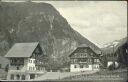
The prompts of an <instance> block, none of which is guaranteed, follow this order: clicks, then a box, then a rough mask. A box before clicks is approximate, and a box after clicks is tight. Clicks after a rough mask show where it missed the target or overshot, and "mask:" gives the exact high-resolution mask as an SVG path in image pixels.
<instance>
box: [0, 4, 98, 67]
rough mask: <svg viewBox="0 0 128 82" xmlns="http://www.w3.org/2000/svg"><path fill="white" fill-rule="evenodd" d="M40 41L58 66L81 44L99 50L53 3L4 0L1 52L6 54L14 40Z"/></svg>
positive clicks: (0, 15) (1, 6)
mask: <svg viewBox="0 0 128 82" xmlns="http://www.w3.org/2000/svg"><path fill="white" fill-rule="evenodd" d="M37 41H38V42H40V45H41V47H42V50H43V51H44V54H45V55H47V56H48V57H49V58H48V60H49V62H52V63H53V61H56V63H57V65H59V66H63V65H64V64H66V65H67V63H68V55H69V54H70V53H71V52H72V51H73V50H74V49H75V48H76V47H77V46H79V45H80V44H86V45H88V46H90V47H91V48H93V49H94V50H99V48H98V47H97V46H95V45H94V44H93V43H91V42H90V41H89V40H88V39H86V38H84V37H83V36H81V35H80V34H79V33H78V32H76V31H75V30H73V29H72V28H71V26H70V25H69V24H68V22H67V21H66V19H65V18H63V17H62V16H61V15H60V13H59V12H58V11H57V10H56V9H55V8H54V7H53V6H52V5H50V4H47V3H32V2H22V3H4V2H1V3H0V51H1V52H0V55H5V54H6V52H7V51H8V50H9V49H10V48H11V47H12V46H13V44H14V43H17V42H37ZM62 61H63V62H62ZM52 65H53V64H52Z"/></svg>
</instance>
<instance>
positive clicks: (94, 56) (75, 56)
mask: <svg viewBox="0 0 128 82" xmlns="http://www.w3.org/2000/svg"><path fill="white" fill-rule="evenodd" d="M69 57H70V60H71V64H70V71H71V72H80V71H88V70H99V64H100V60H99V57H100V53H96V52H95V51H94V50H92V49H91V48H90V47H88V46H79V47H77V48H76V50H74V51H73V52H72V53H71V54H70V55H69Z"/></svg>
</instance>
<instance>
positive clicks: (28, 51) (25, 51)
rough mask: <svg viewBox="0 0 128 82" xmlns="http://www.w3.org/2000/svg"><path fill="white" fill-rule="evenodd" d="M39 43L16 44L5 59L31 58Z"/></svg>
mask: <svg viewBox="0 0 128 82" xmlns="http://www.w3.org/2000/svg"><path fill="white" fill-rule="evenodd" d="M38 44H39V43H38V42H33V43H16V44H14V46H13V47H12V48H11V49H10V50H9V51H8V53H7V54H6V55H5V57H30V56H31V55H32V53H33V51H34V50H35V48H36V47H37V45H38Z"/></svg>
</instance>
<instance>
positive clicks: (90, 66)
mask: <svg viewBox="0 0 128 82" xmlns="http://www.w3.org/2000/svg"><path fill="white" fill-rule="evenodd" d="M75 65H77V68H75ZM94 67H95V68H94ZM91 70H99V64H95V65H88V68H86V67H83V68H80V67H79V64H71V65H70V72H82V71H91Z"/></svg>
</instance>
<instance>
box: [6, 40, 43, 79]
mask: <svg viewBox="0 0 128 82" xmlns="http://www.w3.org/2000/svg"><path fill="white" fill-rule="evenodd" d="M42 56H43V51H42V49H41V47H40V45H39V43H38V42H34V43H16V44H15V45H14V46H13V47H12V48H11V49H10V50H9V52H8V53H7V54H6V55H5V57H6V58H8V59H9V61H10V63H9V70H8V75H7V80H30V79H34V78H36V77H38V75H40V74H43V73H45V67H44V62H43V61H42V59H40V58H42Z"/></svg>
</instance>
